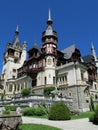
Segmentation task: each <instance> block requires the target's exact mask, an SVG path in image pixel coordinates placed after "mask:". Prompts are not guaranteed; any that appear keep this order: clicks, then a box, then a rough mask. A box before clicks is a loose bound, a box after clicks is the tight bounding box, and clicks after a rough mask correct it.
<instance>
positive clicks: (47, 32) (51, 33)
mask: <svg viewBox="0 0 98 130" xmlns="http://www.w3.org/2000/svg"><path fill="white" fill-rule="evenodd" d="M52 23H53V22H52V19H51V11H50V9H49V12H48V20H47V28H46V30H45V31H44V32H43V33H42V41H43V40H44V38H45V37H47V36H52V37H55V38H56V39H57V33H56V31H54V30H53V28H52Z"/></svg>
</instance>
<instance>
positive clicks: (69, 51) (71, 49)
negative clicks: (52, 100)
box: [62, 45, 76, 59]
mask: <svg viewBox="0 0 98 130" xmlns="http://www.w3.org/2000/svg"><path fill="white" fill-rule="evenodd" d="M75 49H76V46H75V45H72V46H70V47H68V48H65V49H64V50H62V52H63V53H64V58H65V59H69V58H71V56H72V54H73V53H74V52H75Z"/></svg>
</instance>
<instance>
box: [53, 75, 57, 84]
mask: <svg viewBox="0 0 98 130" xmlns="http://www.w3.org/2000/svg"><path fill="white" fill-rule="evenodd" d="M55 82H56V81H55V77H53V84H54V85H55Z"/></svg>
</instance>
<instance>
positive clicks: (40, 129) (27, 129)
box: [19, 124, 61, 130]
mask: <svg viewBox="0 0 98 130" xmlns="http://www.w3.org/2000/svg"><path fill="white" fill-rule="evenodd" d="M19 130H61V129H59V128H56V127H52V126H47V125H38V124H22V125H20V126H19Z"/></svg>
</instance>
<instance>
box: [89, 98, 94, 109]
mask: <svg viewBox="0 0 98 130" xmlns="http://www.w3.org/2000/svg"><path fill="white" fill-rule="evenodd" d="M90 111H94V101H93V98H92V96H91V97H90Z"/></svg>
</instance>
